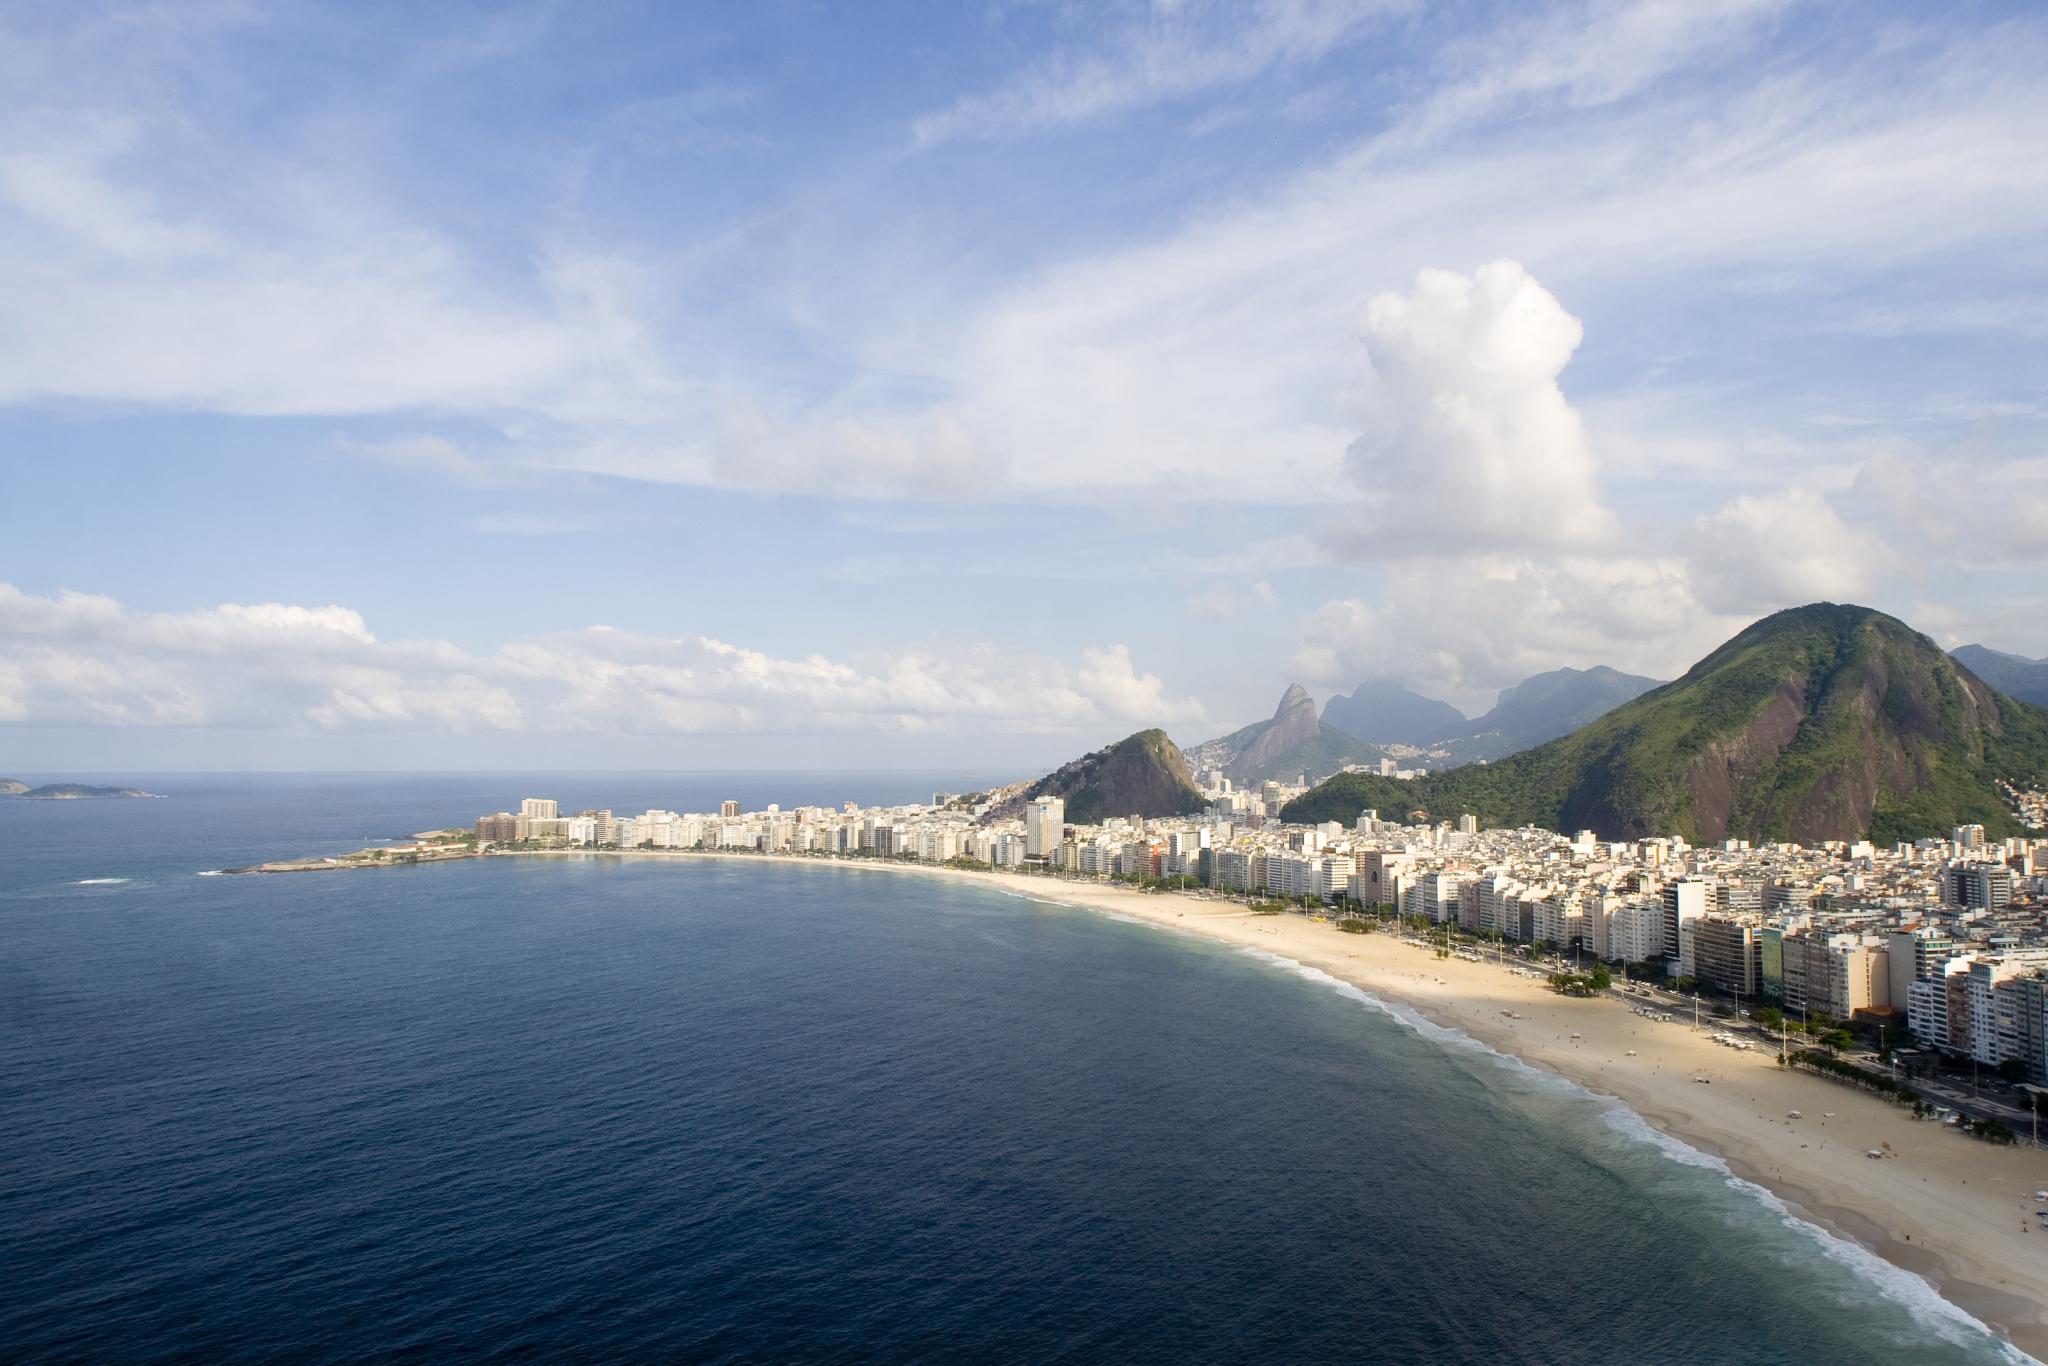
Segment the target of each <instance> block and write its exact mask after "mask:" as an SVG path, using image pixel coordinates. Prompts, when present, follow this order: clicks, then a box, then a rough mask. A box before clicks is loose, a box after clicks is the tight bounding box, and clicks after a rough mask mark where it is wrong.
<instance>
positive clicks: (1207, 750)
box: [1187, 683, 1380, 783]
mask: <svg viewBox="0 0 2048 1366" xmlns="http://www.w3.org/2000/svg"><path fill="white" fill-rule="evenodd" d="M1379 757H1380V750H1379V747H1378V746H1377V745H1371V744H1367V743H1366V742H1364V741H1362V740H1358V739H1354V738H1353V737H1351V736H1349V735H1346V734H1345V733H1344V732H1343V731H1341V730H1338V729H1337V728H1336V727H1335V726H1332V725H1329V724H1328V723H1326V722H1325V721H1323V720H1322V719H1321V718H1320V717H1318V716H1317V714H1316V702H1315V699H1314V698H1313V697H1310V696H1309V695H1308V689H1306V688H1304V687H1302V686H1301V684H1299V683H1291V684H1289V685H1288V687H1287V691H1286V692H1284V693H1282V694H1281V696H1280V705H1279V706H1277V707H1275V708H1274V709H1273V715H1272V717H1271V719H1269V720H1265V721H1254V722H1253V723H1252V724H1251V725H1249V726H1245V727H1244V728H1243V729H1241V730H1234V731H1232V732H1231V733H1230V734H1228V735H1225V736H1221V737H1219V738H1217V739H1214V740H1205V741H1203V742H1202V743H1201V744H1199V745H1196V746H1195V747H1194V748H1193V749H1190V750H1189V751H1188V754H1187V758H1188V762H1189V764H1191V765H1192V766H1193V767H1194V769H1195V771H1196V772H1201V771H1203V770H1205V769H1211V768H1220V769H1222V770H1223V772H1224V774H1225V775H1226V776H1227V777H1229V778H1230V779H1231V780H1232V781H1234V782H1239V783H1257V782H1264V781H1265V780H1266V779H1268V778H1280V779H1288V780H1291V779H1293V778H1294V777H1295V776H1296V775H1298V774H1301V773H1309V774H1315V775H1322V774H1328V773H1335V772H1336V771H1337V770H1338V769H1340V768H1342V767H1344V765H1346V764H1364V763H1376V762H1378V760H1379Z"/></svg>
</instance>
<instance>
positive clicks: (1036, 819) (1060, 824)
mask: <svg viewBox="0 0 2048 1366" xmlns="http://www.w3.org/2000/svg"><path fill="white" fill-rule="evenodd" d="M1066 828H1067V804H1066V802H1065V801H1064V800H1062V799H1061V798H1059V797H1039V798H1037V799H1035V800H1034V801H1033V802H1032V803H1031V805H1029V806H1027V807H1026V808H1024V857H1026V858H1032V859H1044V858H1050V857H1052V851H1053V850H1055V849H1057V848H1059V847H1060V841H1061V840H1062V839H1064V838H1066Z"/></svg>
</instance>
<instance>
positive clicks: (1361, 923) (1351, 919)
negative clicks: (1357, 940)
mask: <svg viewBox="0 0 2048 1366" xmlns="http://www.w3.org/2000/svg"><path fill="white" fill-rule="evenodd" d="M1337 928H1338V929H1340V930H1342V931H1344V933H1346V934H1371V933H1372V932H1373V931H1374V930H1376V929H1378V928H1379V926H1378V925H1377V924H1376V923H1375V922H1373V921H1370V920H1367V919H1366V918H1365V917H1363V916H1357V915H1347V916H1344V917H1342V918H1341V919H1339V920H1338V921H1337Z"/></svg>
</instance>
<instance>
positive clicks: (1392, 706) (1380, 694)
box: [1323, 678, 1469, 746]
mask: <svg viewBox="0 0 2048 1366" xmlns="http://www.w3.org/2000/svg"><path fill="white" fill-rule="evenodd" d="M1323 722H1324V724H1326V725H1330V726H1335V727H1336V728H1337V729H1338V730H1340V731H1343V732H1344V733H1345V734H1346V735H1350V736H1354V737H1356V738H1357V739H1360V740H1363V741H1365V742H1366V743H1367V744H1369V745H1418V746H1419V745H1424V744H1427V743H1428V742H1429V741H1430V739H1431V738H1432V737H1434V736H1436V735H1437V734H1439V733H1440V732H1445V731H1455V730H1460V729H1462V728H1463V727H1464V726H1466V725H1467V724H1469V723H1468V722H1467V721H1466V719H1465V713H1463V712H1461V711H1459V710H1458V709H1457V708H1456V707H1454V706H1452V705H1451V704H1450V703H1448V702H1439V701H1438V700H1437V699H1436V698H1434V697H1424V696H1423V695H1422V694H1421V693H1419V692H1416V691H1414V690H1413V689H1411V688H1407V687H1404V686H1402V685H1401V684H1399V683H1396V682H1394V681H1393V680H1392V679H1387V678H1372V679H1367V680H1366V681H1365V682H1363V683H1361V684H1359V685H1358V687H1357V688H1355V689H1354V690H1353V691H1352V693H1351V695H1350V696H1349V697H1346V696H1345V695H1344V694H1342V693H1339V694H1337V695H1336V696H1335V697H1333V698H1331V699H1330V700H1329V701H1328V702H1326V703H1324V704H1323Z"/></svg>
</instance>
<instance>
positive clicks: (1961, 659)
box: [1949, 645, 2048, 707]
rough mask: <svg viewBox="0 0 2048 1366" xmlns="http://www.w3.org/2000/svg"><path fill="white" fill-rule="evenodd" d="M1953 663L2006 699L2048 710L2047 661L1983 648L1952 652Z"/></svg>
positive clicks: (1967, 646)
mask: <svg viewBox="0 0 2048 1366" xmlns="http://www.w3.org/2000/svg"><path fill="white" fill-rule="evenodd" d="M1949 654H1950V656H1951V657H1952V658H1954V660H1955V661H1956V662H1957V663H1958V664H1960V665H1962V666H1963V667H1964V668H1966V669H1968V670H1969V671H1970V672H1971V673H1973V674H1975V675H1977V677H1979V678H1981V679H1983V680H1984V681H1985V682H1986V683H1989V684H1990V685H1991V686H1992V687H1994V688H1996V689H1998V690H1999V691H2000V692H2002V693H2004V694H2005V695H2006V696H2007V697H2017V698H2018V699H2019V700H2020V701H2022V702H2032V703H2033V704H2034V705H2035V706H2037V707H2048V659H2028V658H2027V657H2026V656H2025V655H2009V654H2007V653H2005V651H2003V650H1992V649H1987V648H1986V647H1984V646H1982V645H1965V646H1963V647H1961V648H1960V649H1956V650H1951V651H1949Z"/></svg>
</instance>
